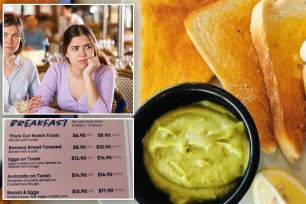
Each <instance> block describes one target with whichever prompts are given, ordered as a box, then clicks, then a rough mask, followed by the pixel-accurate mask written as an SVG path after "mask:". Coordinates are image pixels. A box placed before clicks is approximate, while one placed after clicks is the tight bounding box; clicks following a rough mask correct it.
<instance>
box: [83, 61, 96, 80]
mask: <svg viewBox="0 0 306 204" xmlns="http://www.w3.org/2000/svg"><path fill="white" fill-rule="evenodd" d="M99 66H100V61H99V59H98V57H92V58H90V59H88V65H87V67H86V68H85V69H84V71H83V76H84V77H91V75H92V73H94V71H96V69H98V67H99Z"/></svg>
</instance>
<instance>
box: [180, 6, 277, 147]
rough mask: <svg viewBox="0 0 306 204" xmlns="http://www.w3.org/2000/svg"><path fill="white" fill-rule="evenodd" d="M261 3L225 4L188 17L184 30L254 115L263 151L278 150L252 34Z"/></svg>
mask: <svg viewBox="0 0 306 204" xmlns="http://www.w3.org/2000/svg"><path fill="white" fill-rule="evenodd" d="M257 2H258V0H247V1H240V0H231V1H230V0H225V1H220V2H217V3H215V4H213V5H209V6H207V7H205V8H202V9H200V10H198V11H196V12H194V13H192V14H190V15H189V16H188V18H187V19H186V21H185V26H186V29H187V32H188V35H189V37H190V38H191V40H192V41H193V43H194V45H195V46H196V48H197V50H198V51H199V52H200V54H201V56H202V57H203V58H204V59H205V61H206V62H207V64H208V65H209V66H210V68H211V69H212V70H213V72H214V74H215V75H216V76H217V78H218V79H219V80H220V82H221V84H222V85H223V87H224V88H225V89H226V90H227V91H229V92H230V93H232V94H233V95H235V96H236V97H237V98H238V99H240V100H241V101H242V103H243V104H244V105H245V106H246V107H247V109H248V110H249V112H250V113H251V115H252V117H253V119H254V121H255V124H256V127H257V130H258V133H259V139H260V145H261V149H262V150H263V151H265V152H268V153H271V152H274V151H275V149H276V146H277V143H276V140H275V136H274V133H273V128H272V117H271V110H270V104H269V99H268V96H267V92H266V88H265V84H264V80H263V75H262V71H261V68H260V64H259V61H258V58H257V55H256V51H255V48H254V47H253V45H252V40H251V33H250V30H249V26H250V17H251V12H252V8H253V6H254V5H255V4H256V3H257Z"/></svg>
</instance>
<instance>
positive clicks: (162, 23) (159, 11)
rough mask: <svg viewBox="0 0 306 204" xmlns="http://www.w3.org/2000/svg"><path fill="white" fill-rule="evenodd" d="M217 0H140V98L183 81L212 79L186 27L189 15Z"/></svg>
mask: <svg viewBox="0 0 306 204" xmlns="http://www.w3.org/2000/svg"><path fill="white" fill-rule="evenodd" d="M215 1H216V0H186V1H178V0H165V1H156V0H141V16H142V55H141V57H142V64H141V90H140V97H141V102H144V101H145V100H147V99H148V98H149V97H151V96H152V95H154V94H156V93H157V92H159V91H161V90H162V89H164V88H166V87H168V86H172V85H175V84H178V83H183V82H209V80H210V79H211V78H212V77H213V73H212V71H211V70H210V69H209V67H208V66H207V64H206V63H205V61H204V60H203V59H202V58H201V56H200V54H199V53H198V52H197V50H196V49H195V47H194V45H193V44H192V42H191V40H190V39H189V37H188V36H187V33H186V31H185V28H184V19H185V18H186V16H187V15H188V14H189V13H190V12H192V11H194V10H197V9H198V8H200V7H202V6H205V5H208V4H210V3H211V2H215Z"/></svg>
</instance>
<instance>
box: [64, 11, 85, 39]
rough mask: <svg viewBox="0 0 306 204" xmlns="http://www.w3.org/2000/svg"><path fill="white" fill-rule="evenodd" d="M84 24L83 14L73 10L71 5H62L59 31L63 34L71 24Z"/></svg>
mask: <svg viewBox="0 0 306 204" xmlns="http://www.w3.org/2000/svg"><path fill="white" fill-rule="evenodd" d="M79 24H84V20H83V19H82V17H81V16H79V15H78V14H76V13H74V12H73V7H72V6H71V5H63V6H61V16H60V19H59V33H60V34H61V35H62V34H63V33H64V32H65V31H66V30H67V28H68V27H70V26H71V25H79Z"/></svg>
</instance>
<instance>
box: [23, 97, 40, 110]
mask: <svg viewBox="0 0 306 204" xmlns="http://www.w3.org/2000/svg"><path fill="white" fill-rule="evenodd" d="M39 98H41V96H33V97H32V98H31V99H30V100H29V102H28V106H27V108H26V109H25V111H24V112H23V113H36V112H37V110H35V109H34V108H40V107H41V104H43V103H44V101H42V100H39Z"/></svg>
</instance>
